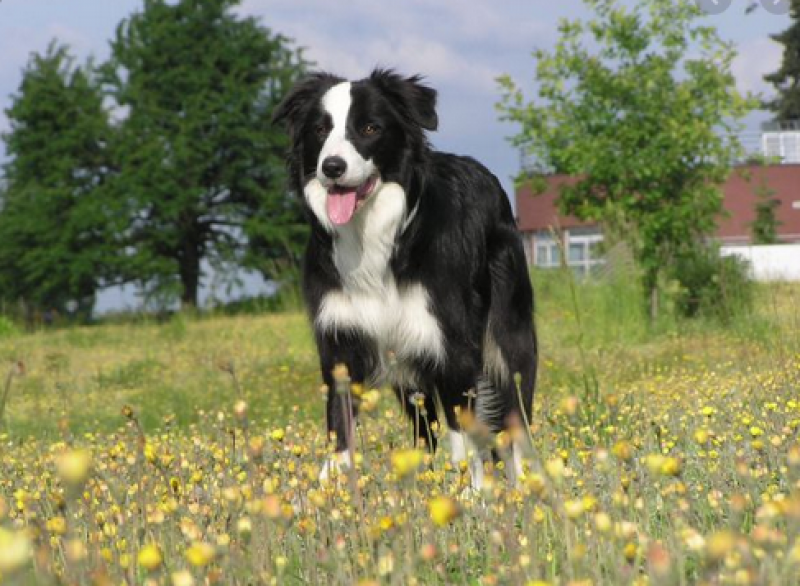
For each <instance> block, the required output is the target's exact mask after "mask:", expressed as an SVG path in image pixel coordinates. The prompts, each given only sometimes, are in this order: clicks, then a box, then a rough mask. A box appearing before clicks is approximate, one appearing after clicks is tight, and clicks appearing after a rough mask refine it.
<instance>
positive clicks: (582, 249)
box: [534, 227, 605, 276]
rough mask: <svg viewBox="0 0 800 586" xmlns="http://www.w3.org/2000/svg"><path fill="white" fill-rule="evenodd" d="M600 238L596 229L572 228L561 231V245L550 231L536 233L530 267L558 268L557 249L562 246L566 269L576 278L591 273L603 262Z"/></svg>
mask: <svg viewBox="0 0 800 586" xmlns="http://www.w3.org/2000/svg"><path fill="white" fill-rule="evenodd" d="M602 242H603V235H602V234H601V232H600V229H599V228H593V227H590V228H572V229H570V230H565V231H564V232H563V242H560V241H559V240H558V239H556V238H554V237H553V234H552V232H549V231H548V232H544V231H542V232H537V233H536V235H535V238H534V250H535V256H534V264H535V265H536V266H537V267H542V268H556V267H559V266H561V251H560V247H561V246H563V247H564V253H565V255H566V262H567V266H569V267H570V268H571V269H572V270H573V271H575V274H577V275H579V276H587V275H590V274H592V273H594V272H595V271H596V270H597V267H599V266H600V265H602V264H604V263H605V259H604V258H603V255H602Z"/></svg>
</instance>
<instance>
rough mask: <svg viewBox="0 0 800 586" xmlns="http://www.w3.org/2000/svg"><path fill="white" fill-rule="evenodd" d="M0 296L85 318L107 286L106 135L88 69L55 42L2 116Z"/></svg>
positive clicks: (28, 71)
mask: <svg viewBox="0 0 800 586" xmlns="http://www.w3.org/2000/svg"><path fill="white" fill-rule="evenodd" d="M6 114H7V116H8V119H9V122H10V125H11V129H10V131H9V132H8V133H6V134H4V135H3V137H2V138H3V140H4V141H5V145H6V152H7V154H8V156H9V159H10V160H9V161H8V162H7V163H6V164H5V165H4V166H3V170H4V175H5V182H6V185H5V188H4V190H3V191H4V193H3V194H2V202H0V242H2V246H0V292H1V293H0V294H1V295H2V297H3V298H4V299H5V300H6V301H15V302H16V301H24V302H25V304H26V305H27V306H28V307H29V308H31V309H39V310H57V311H62V312H63V311H65V310H66V309H68V308H71V309H76V308H77V309H79V310H82V311H84V312H85V313H88V312H89V311H90V310H91V307H92V305H93V303H94V297H95V293H96V291H97V290H98V288H99V287H100V286H102V284H103V281H104V280H105V279H106V278H107V277H108V274H107V272H106V271H105V267H107V266H108V265H107V262H106V261H107V260H108V259H109V258H111V257H113V256H114V255H113V251H112V250H111V248H110V246H109V241H110V237H109V233H110V232H111V231H112V230H111V229H112V227H113V225H114V223H113V218H112V217H111V216H110V214H109V213H108V209H107V208H106V207H105V206H104V204H103V195H102V191H103V188H104V185H105V183H106V180H107V178H108V175H109V173H110V168H109V166H108V161H107V145H108V142H109V135H110V132H111V129H110V126H109V121H108V115H107V113H106V111H105V109H104V107H103V94H102V91H101V88H100V85H99V83H98V82H97V80H96V79H95V76H94V75H93V72H92V67H91V65H87V66H85V67H77V66H75V64H74V60H73V58H72V57H71V56H70V53H69V50H68V48H67V47H65V46H63V45H58V44H56V43H55V42H53V43H51V44H50V46H49V48H48V49H47V52H46V53H45V54H44V55H39V54H34V55H32V57H31V59H30V61H29V62H28V64H27V66H26V68H25V70H24V71H23V76H22V83H21V84H20V87H19V91H18V93H17V94H15V95H14V96H13V97H12V105H11V107H10V108H9V109H8V110H6Z"/></svg>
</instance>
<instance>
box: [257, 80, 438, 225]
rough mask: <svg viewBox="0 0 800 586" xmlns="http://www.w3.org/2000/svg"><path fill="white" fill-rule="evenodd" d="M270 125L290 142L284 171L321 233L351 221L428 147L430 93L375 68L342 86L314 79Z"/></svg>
mask: <svg viewBox="0 0 800 586" xmlns="http://www.w3.org/2000/svg"><path fill="white" fill-rule="evenodd" d="M273 121H275V122H279V123H283V124H285V126H286V128H287V130H288V131H289V135H290V137H291V140H292V151H291V154H290V158H289V168H290V172H291V173H292V175H293V177H292V181H294V182H299V184H298V187H300V188H301V189H302V190H303V192H304V195H305V198H306V200H307V202H308V204H309V207H310V208H311V210H312V212H313V213H314V215H315V216H316V217H317V219H318V220H319V221H320V223H321V224H322V225H323V226H325V227H327V228H328V229H331V230H333V229H335V227H336V226H342V225H345V224H347V223H348V222H350V221H351V220H352V219H353V217H354V216H355V215H356V214H357V212H358V211H359V210H360V209H361V208H362V207H363V206H364V205H365V203H366V202H367V201H368V200H369V199H370V198H371V197H372V196H373V195H375V194H376V193H377V192H378V191H380V189H381V187H382V186H383V185H384V184H385V183H388V182H400V181H401V177H402V175H403V173H405V172H407V171H408V167H409V165H412V164H413V163H414V162H416V161H418V160H419V155H420V154H421V153H422V152H424V150H425V149H427V148H428V145H427V140H426V138H425V131H426V130H435V129H436V127H437V124H438V119H437V116H436V92H435V91H434V90H433V89H431V88H429V87H427V86H425V85H423V84H422V83H421V78H420V77H418V76H414V77H408V78H406V77H402V76H400V75H398V74H397V73H394V72H393V71H390V70H376V71H374V72H373V73H372V74H371V75H370V76H369V77H367V78H366V79H362V80H359V81H354V82H349V81H345V80H343V79H341V78H339V77H335V76H332V75H329V74H324V73H320V74H315V75H312V76H310V77H309V78H307V79H306V80H305V81H302V82H300V83H299V84H298V85H297V86H296V87H295V88H294V89H293V90H292V91H291V92H290V93H289V95H287V96H286V98H285V99H284V100H283V102H281V104H280V105H279V106H278V107H277V109H276V110H275V112H274V114H273Z"/></svg>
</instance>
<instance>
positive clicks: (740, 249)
mask: <svg viewBox="0 0 800 586" xmlns="http://www.w3.org/2000/svg"><path fill="white" fill-rule="evenodd" d="M731 254H735V255H736V256H740V257H742V258H744V259H747V260H748V261H750V271H751V275H752V277H753V278H754V279H755V280H756V281H800V244H773V245H771V246H723V247H722V255H723V256H727V255H731Z"/></svg>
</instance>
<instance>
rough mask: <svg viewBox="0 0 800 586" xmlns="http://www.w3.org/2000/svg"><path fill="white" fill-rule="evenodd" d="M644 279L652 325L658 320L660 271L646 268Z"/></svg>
mask: <svg viewBox="0 0 800 586" xmlns="http://www.w3.org/2000/svg"><path fill="white" fill-rule="evenodd" d="M643 279H644V283H643V284H644V290H645V292H646V293H647V305H648V307H647V313H648V315H649V316H650V323H651V324H652V323H655V321H656V320H657V319H658V309H659V308H658V305H659V304H658V302H659V299H658V269H655V268H646V269H645V271H644V277H643Z"/></svg>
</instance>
